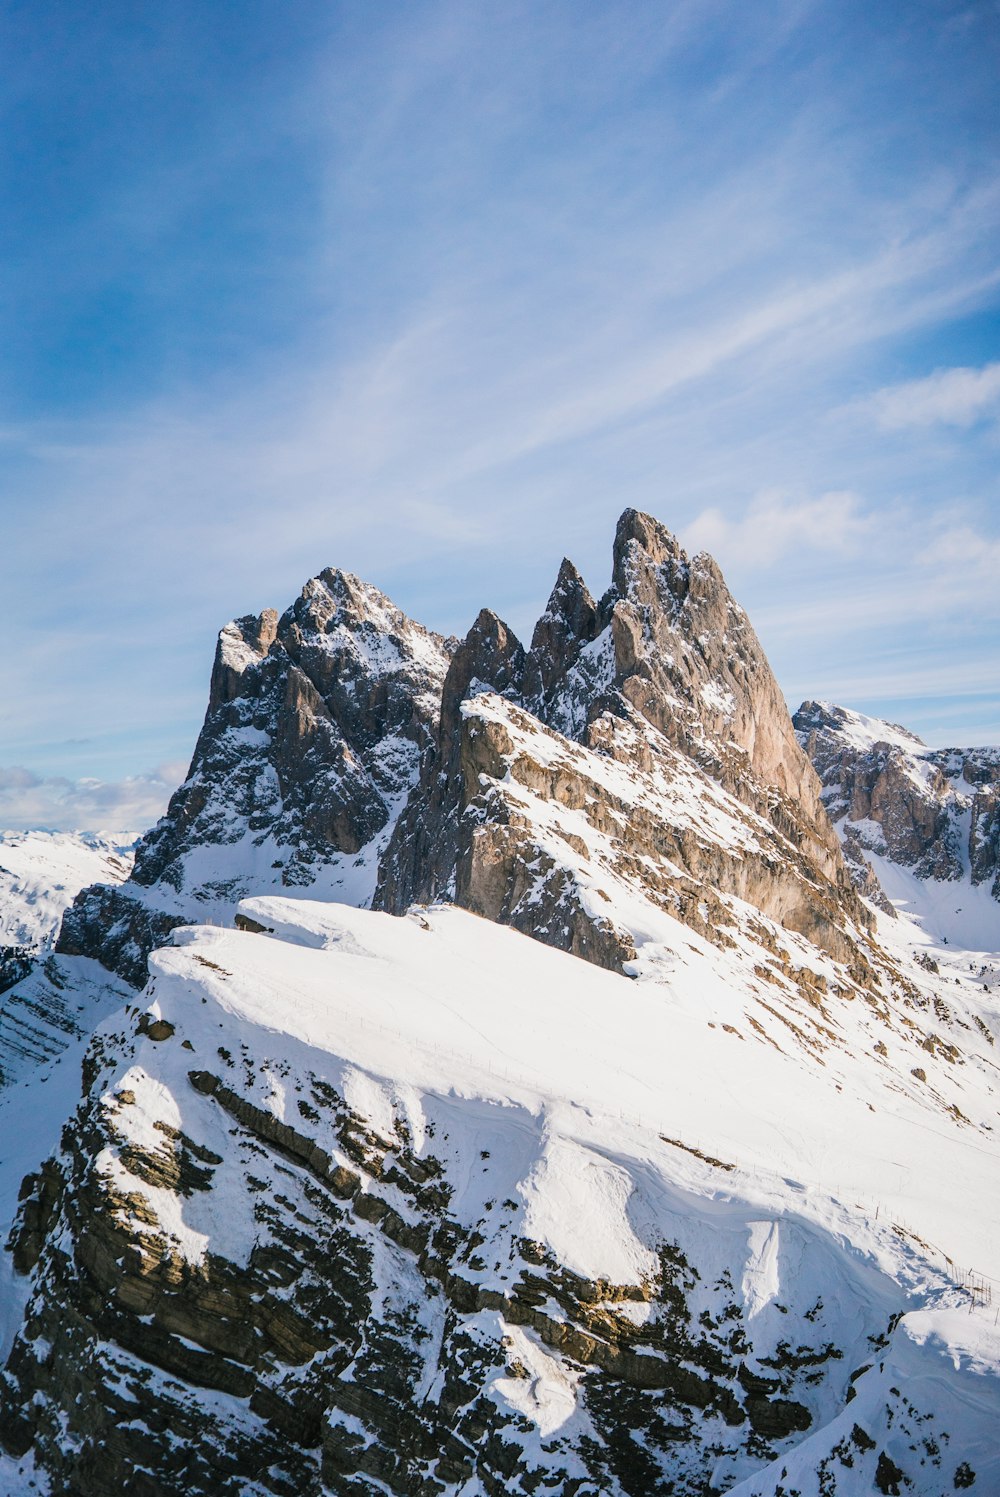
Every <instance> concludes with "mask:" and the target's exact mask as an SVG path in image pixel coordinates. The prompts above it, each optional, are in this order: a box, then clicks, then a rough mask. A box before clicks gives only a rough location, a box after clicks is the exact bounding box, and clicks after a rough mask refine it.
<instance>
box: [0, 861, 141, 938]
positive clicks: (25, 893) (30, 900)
mask: <svg viewBox="0 0 1000 1497" xmlns="http://www.w3.org/2000/svg"><path fill="white" fill-rule="evenodd" d="M137 837H138V834H137V833H135V834H133V833H129V832H113V833H108V832H0V946H23V947H27V948H29V949H30V950H31V951H42V950H45V949H47V948H48V947H49V946H51V944H52V941H53V940H54V938H55V935H56V933H57V931H58V929H59V922H60V920H61V919H62V915H63V911H64V910H65V909H67V908H68V906H69V905H71V904H72V902H73V900H74V899H75V897H76V895H77V894H78V893H79V892H80V890H81V889H83V888H85V887H86V886H87V885H88V884H97V883H104V884H116V883H120V882H121V881H122V880H123V879H126V878H127V877H128V875H129V870H130V869H131V867H132V853H133V849H134V847H135V843H136V841H137Z"/></svg>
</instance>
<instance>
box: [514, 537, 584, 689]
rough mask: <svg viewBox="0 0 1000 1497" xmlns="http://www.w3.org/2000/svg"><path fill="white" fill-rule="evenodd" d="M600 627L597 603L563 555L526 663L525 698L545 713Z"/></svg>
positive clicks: (571, 564) (532, 637) (537, 625)
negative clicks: (559, 685)
mask: <svg viewBox="0 0 1000 1497" xmlns="http://www.w3.org/2000/svg"><path fill="white" fill-rule="evenodd" d="M598 630H599V614H598V609H597V604H596V603H595V602H594V600H593V598H592V597H591V595H590V589H589V588H588V587H587V584H586V583H585V582H584V580H583V578H582V577H581V576H580V573H579V572H578V571H577V569H576V567H575V566H574V565H573V563H572V562H571V561H570V560H569V558H568V557H563V561H562V565H561V566H560V568H559V575H558V577H557V578H556V583H555V587H554V588H553V589H552V592H551V594H550V596H549V601H548V603H547V604H546V605H545V612H544V613H543V614H542V616H541V618H540V619H539V620H538V623H537V624H536V625H535V632H534V633H533V635H532V636H531V649H530V651H529V653H528V658H527V661H526V663H525V670H524V697H525V700H526V701H527V702H529V703H531V704H533V705H534V707H535V708H536V710H537V711H539V713H540V714H542V715H544V709H545V703H546V701H547V699H548V697H549V695H550V693H551V691H552V689H553V687H554V686H555V685H556V684H557V683H558V682H559V681H560V680H561V679H562V678H563V677H564V676H565V674H566V672H567V671H568V670H569V669H570V667H571V666H572V665H574V664H575V662H576V659H577V657H578V656H579V653H580V650H581V649H582V647H583V646H584V645H585V644H589V643H590V641H591V640H593V639H594V638H595V637H596V635H597V633H598Z"/></svg>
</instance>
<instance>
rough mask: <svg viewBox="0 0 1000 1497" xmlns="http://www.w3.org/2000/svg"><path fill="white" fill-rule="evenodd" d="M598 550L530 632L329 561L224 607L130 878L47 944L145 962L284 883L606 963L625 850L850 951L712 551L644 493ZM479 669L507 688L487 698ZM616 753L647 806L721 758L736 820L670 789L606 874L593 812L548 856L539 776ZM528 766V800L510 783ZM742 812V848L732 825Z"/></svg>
mask: <svg viewBox="0 0 1000 1497" xmlns="http://www.w3.org/2000/svg"><path fill="white" fill-rule="evenodd" d="M612 561H613V566H612V582H611V586H610V588H609V589H608V591H607V592H606V593H605V594H604V596H603V597H602V598H601V599H600V601H599V602H595V600H594V598H593V596H592V595H591V593H590V591H589V589H588V588H587V586H586V583H585V582H584V580H583V578H582V577H581V576H580V573H579V572H578V571H577V569H576V567H575V566H574V565H573V563H572V562H571V561H569V560H568V559H564V560H563V562H562V565H561V566H560V568H559V573H558V576H557V578H556V582H555V586H554V588H553V590H552V594H551V596H550V598H549V601H548V604H547V606H546V608H545V610H544V612H543V614H542V616H541V618H540V619H539V621H538V623H537V625H536V627H535V630H534V633H533V635H532V641H531V647H530V649H529V650H528V651H527V652H525V650H524V648H523V646H522V645H521V643H520V641H518V640H517V639H516V637H515V636H514V634H513V633H512V631H511V630H510V629H509V628H508V626H507V625H506V624H505V623H504V622H503V620H501V619H500V618H498V617H497V615H496V614H495V613H493V612H491V611H490V610H488V609H484V610H483V611H482V612H481V613H480V614H479V616H478V617H477V619H476V620H475V622H474V623H473V625H472V627H471V629H470V630H469V632H468V634H467V635H466V637H465V639H464V640H463V641H462V642H461V643H458V642H456V641H454V640H443V639H441V638H440V637H439V636H437V635H434V634H432V633H431V632H429V631H428V630H426V629H424V628H423V627H422V626H421V625H419V624H417V623H415V622H414V621H413V620H411V619H409V618H407V617H406V615H405V614H403V613H402V612H401V611H400V610H399V609H398V608H396V606H395V605H394V604H393V603H392V602H391V601H390V600H389V599H388V598H387V597H385V595H384V594H383V593H381V592H380V591H379V590H378V589H377V588H375V587H373V586H372V585H370V584H368V583H365V582H363V581H361V580H360V579H359V578H357V577H354V576H352V575H351V574H350V573H347V572H343V571H338V570H336V569H327V570H326V571H323V572H321V573H319V574H318V575H317V576H316V577H314V578H312V579H310V581H309V582H307V583H306V585H305V587H304V588H303V589H302V592H301V594H300V596H299V598H298V599H297V600H296V601H295V602H294V603H293V605H292V606H291V607H290V608H289V609H287V610H286V612H285V613H284V614H282V615H281V616H280V617H278V616H277V615H276V614H275V612H274V611H273V610H267V611H265V612H264V613H263V614H261V615H260V616H259V617H246V618H241V619H237V620H235V621H234V622H232V623H230V624H228V625H227V626H226V627H225V629H223V631H222V633H221V635H220V638H219V644H218V647H217V651H216V659H215V665H214V668H213V675H212V687H211V692H210V699H209V708H208V712H207V715H206V718H205V724H204V727H203V729H202V732H201V735H200V737H199V740H198V743H197V746H196V748H195V753H194V758H193V760H192V764H191V769H190V772H189V775H188V777H187V779H186V781H185V783H184V784H183V785H182V786H181V788H180V789H179V790H178V792H177V793H176V795H175V796H174V798H173V800H172V801H171V804H170V807H169V809H168V811H167V815H166V816H165V817H164V819H163V820H162V821H161V822H160V823H159V824H158V826H157V827H155V828H154V829H153V830H152V832H151V833H150V834H149V835H148V836H147V837H146V838H145V839H144V841H143V843H142V845H141V846H140V848H139V852H138V856H137V860H136V868H135V873H134V876H133V879H132V881H131V883H130V884H129V885H126V886H125V888H124V889H123V890H118V891H114V892H109V891H107V890H98V891H93V892H92V893H91V894H89V895H84V896H81V898H80V900H79V901H78V903H77V905H76V907H75V908H74V910H73V911H72V912H71V913H70V914H69V916H68V917H67V919H66V921H65V924H64V929H63V933H62V938H61V949H62V950H64V951H67V952H82V953H89V954H92V955H97V956H98V957H99V958H100V959H101V960H104V961H106V962H108V963H109V964H110V965H111V966H113V967H114V969H115V970H116V971H118V972H120V973H122V974H123V975H126V976H127V977H128V980H129V981H133V982H140V981H141V980H142V976H143V973H144V970H145V957H146V954H147V952H148V951H149V949H151V946H152V944H154V943H155V942H156V941H158V940H162V939H163V938H164V936H165V934H166V932H167V930H169V928H170V927H171V926H172V925H175V924H177V923H178V922H179V921H184V920H191V919H196V918H205V916H206V915H207V914H209V913H214V912H217V914H218V915H219V916H224V913H225V911H226V910H227V909H228V908H231V906H232V904H233V902H234V901H235V900H236V899H238V898H239V897H241V896H245V895H247V894H251V893H255V892H259V893H263V892H267V890H268V889H269V888H273V887H275V886H277V887H279V888H280V887H285V888H288V887H298V888H303V889H309V890H311V891H312V892H313V894H314V895H315V896H321V895H323V894H327V895H332V896H333V897H337V898H341V899H343V900H345V901H347V902H348V903H353V904H359V905H367V904H370V903H374V905H375V906H376V907H377V908H380V909H386V910H390V911H396V912H399V911H402V910H404V909H406V908H407V906H408V905H410V904H411V903H413V902H414V901H416V900H423V901H428V900H434V899H439V898H445V899H453V900H456V901H457V902H458V903H467V904H469V906H470V907H471V908H475V909H479V910H480V911H481V912H483V913H488V914H489V915H490V916H491V917H492V918H495V919H500V920H505V921H509V922H510V923H513V924H516V925H518V926H519V928H521V929H524V930H528V931H530V933H531V934H533V935H536V936H538V937H539V938H541V939H543V940H546V941H548V942H550V943H551V944H555V945H562V946H565V947H566V948H567V949H570V950H574V951H577V952H578V953H581V954H586V955H588V956H589V957H590V959H591V960H596V961H599V962H601V963H602V964H605V965H610V966H613V967H621V966H622V965H623V964H628V963H629V962H630V961H632V959H633V957H634V955H635V952H636V949H637V946H638V945H642V943H643V940H644V939H647V937H644V936H643V934H642V930H641V929H640V928H639V927H640V926H641V924H642V922H641V921H639V923H638V925H637V924H636V921H635V920H634V919H632V920H631V921H630V922H626V924H625V926H624V927H623V926H622V924H621V922H620V921H618V920H616V919H615V918H613V917H612V916H611V915H610V913H609V912H607V911H604V910H601V909H600V908H598V907H596V906H594V904H593V899H592V898H591V896H590V895H588V894H586V893H585V892H584V891H585V887H586V886H587V885H588V881H589V880H590V879H591V878H598V877H604V876H606V873H607V871H608V870H609V868H610V866H611V865H613V866H614V867H615V868H617V869H618V870H619V872H620V871H621V869H622V868H625V867H626V866H627V867H628V868H629V869H630V872H629V874H628V880H627V881H628V882H629V883H630V887H632V886H635V887H636V888H637V890H638V892H639V895H640V898H641V900H642V901H647V900H648V899H650V898H651V897H652V898H653V899H654V902H655V901H660V902H661V903H662V902H663V901H664V900H665V901H667V903H668V905H669V906H670V907H671V908H676V909H682V910H684V911H685V912H686V915H685V918H687V919H689V920H691V921H693V922H695V923H696V924H697V925H699V926H700V927H705V926H706V922H708V923H709V924H711V923H712V922H713V921H714V920H716V919H717V918H718V919H723V917H722V915H721V914H720V912H719V911H718V909H716V905H715V901H717V900H718V897H719V895H720V894H722V895H723V896H735V897H737V898H738V899H740V900H743V901H746V902H749V904H751V905H752V906H755V907H756V908H758V909H760V910H761V911H762V912H763V913H765V914H768V915H769V916H771V917H773V918H775V919H777V920H778V921H779V922H780V923H782V924H784V925H786V926H788V927H789V928H794V929H797V930H800V931H803V932H807V933H809V935H810V937H811V938H812V939H816V940H819V941H820V942H821V944H824V945H825V946H826V947H827V948H828V949H830V950H831V951H834V952H836V953H837V954H838V956H839V957H842V958H845V959H846V958H847V956H848V954H849V951H850V950H851V949H853V947H852V942H853V941H854V937H853V936H852V935H851V933H850V932H851V930H852V929H855V928H857V929H863V928H864V926H865V923H866V920H867V919H868V917H867V916H866V914H865V912H864V910H863V908H862V906H861V905H860V904H859V903H858V902H857V900H856V898H855V896H854V894H853V891H852V889H851V887H850V881H849V879H848V876H847V874H846V872H845V870H844V867H843V863H842V860H841V854H840V849H839V844H838V841H837V837H836V834H835V833H834V831H833V829H832V828H831V826H830V822H829V820H828V817H827V815H826V812H825V810H824V808H823V806H822V804H821V801H820V795H819V783H818V781H817V779H816V776H815V774H814V772H813V769H812V767H811V765H810V763H809V760H808V759H807V757H806V755H805V754H804V753H803V751H802V749H801V748H800V746H799V744H798V742H797V740H796V737H795V734H794V731H793V728H792V724H791V721H790V719H789V717H788V713H787V710H786V708H785V705H784V701H783V698H782V696H781V693H780V691H779V689H778V686H777V683H776V681H775V679H774V676H773V674H772V672H771V669H770V667H769V665H768V663H767V660H766V658H765V656H764V653H763V651H762V649H761V646H760V644H759V642H758V640H757V638H756V635H755V634H754V632H753V630H752V628H751V626H750V624H749V621H748V620H747V617H746V614H745V613H744V611H743V609H742V608H740V606H739V605H738V604H737V603H736V602H735V600H734V599H733V598H732V596H731V595H730V593H729V591H728V588H727V587H726V584H725V581H724V579H723V577H722V574H721V572H720V571H719V569H718V567H717V566H716V564H715V562H714V561H713V560H712V559H711V557H709V556H705V555H699V556H695V557H694V558H693V559H692V558H689V557H688V556H687V555H686V554H685V552H684V551H683V549H682V548H681V546H680V544H679V542H678V540H677V539H676V537H675V536H674V535H673V534H672V533H671V532H670V531H669V530H668V529H667V528H666V527H665V526H664V525H662V524H661V523H660V522H659V521H658V520H656V519H654V518H653V517H652V516H650V515H645V514H642V513H640V512H639V511H637V510H631V509H629V510H626V511H625V512H624V514H623V515H622V516H621V519H620V520H619V522H618V526H617V529H616V533H615V539H614V546H613V558H612ZM491 693H493V694H496V695H497V696H498V697H499V698H500V700H501V702H502V703H506V706H503V707H500V708H497V707H496V706H495V705H490V706H486V705H485V703H486V699H487V695H488V694H491ZM491 701H492V698H491ZM477 703H481V704H484V705H483V706H482V709H480V708H479V707H477V705H476V704H477ZM482 711H485V712H486V719H483V718H482ZM498 711H499V713H500V715H501V716H502V715H503V714H504V713H506V714H508V716H509V718H510V721H509V722H508V723H507V724H506V725H505V726H503V727H502V726H501V723H500V721H499V719H498V717H497V713H498ZM477 714H479V715H478V716H477ZM487 719H488V720H487ZM515 740H516V741H517V742H518V743H519V744H520V745H521V749H520V751H519V754H518V756H517V757H516V759H515V760H514V761H511V760H510V757H509V756H510V749H509V745H510V744H511V743H513V742H514V741H515ZM553 753H556V754H557V756H561V759H562V760H563V761H564V764H565V769H564V772H563V776H562V778H560V777H559V776H558V775H557V776H556V778H555V780H554V781H552V783H551V786H550V788H549V790H547V791H544V790H543V788H542V787H541V786H540V784H539V783H538V781H539V775H538V774H537V773H536V772H535V771H533V770H530V768H529V766H530V765H531V763H532V762H534V760H535V759H536V758H537V757H538V756H541V757H542V758H547V759H551V757H552V755H553ZM484 756H485V757H484ZM608 760H615V761H617V762H618V763H620V764H622V765H623V766H624V767H625V769H626V770H627V772H628V774H629V775H630V776H631V777H632V787H631V790H630V791H629V794H633V795H636V796H638V797H639V800H640V802H642V801H643V800H647V801H648V802H649V803H651V804H657V805H660V806H663V805H664V804H666V802H665V801H664V787H665V786H666V785H667V784H668V783H671V782H673V783H674V784H675V786H676V785H680V784H683V785H685V786H686V787H687V788H686V790H685V797H686V799H687V800H688V801H691V800H692V798H693V801H694V802H697V801H698V800H699V798H700V799H701V800H703V801H704V802H705V804H706V805H707V804H708V803H713V804H714V803H715V801H716V800H717V799H718V796H717V792H716V790H714V789H710V788H709V782H714V784H715V785H716V786H718V787H720V788H721V792H722V794H723V804H724V805H725V806H726V811H725V815H724V818H723V820H724V821H725V824H726V827H727V828H728V830H726V831H725V832H721V831H719V830H718V827H717V826H716V823H715V822H713V820H712V817H710V816H706V817H703V818H701V822H703V825H702V824H700V823H699V818H698V816H697V815H694V816H693V821H692V818H691V816H689V815H688V813H687V812H685V815H684V817H683V818H682V820H683V821H684V822H685V824H686V825H687V824H688V823H689V822H691V824H692V825H693V826H697V827H698V831H697V832H696V833H693V832H692V831H690V830H689V831H687V832H686V833H685V835H684V837H683V838H681V837H679V835H678V834H677V830H676V826H673V825H672V824H671V822H670V820H669V818H668V820H667V822H666V823H665V824H663V825H661V824H660V823H659V822H657V821H655V819H654V821H653V822H652V823H650V822H648V820H647V819H646V818H645V817H643V816H636V815H630V814H629V813H627V812H626V811H624V810H623V812H622V816H623V827H622V831H621V834H620V836H619V839H618V850H617V851H616V852H614V854H613V855H612V852H611V851H609V852H608V854H607V856H606V857H602V859H601V860H600V861H601V865H602V867H604V868H605V874H600V875H599V874H598V873H597V872H594V871H593V870H592V871H590V872H586V871H584V870H583V867H582V865H581V864H579V862H578V861H574V857H573V856H570V852H571V851H572V849H573V848H574V847H576V848H577V852H576V854H575V856H576V858H577V860H578V859H579V858H580V857H582V856H583V854H581V853H580V852H579V847H578V844H580V845H582V846H583V847H584V848H586V849H587V850H588V856H589V851H590V849H591V842H590V834H589V833H587V832H586V831H580V832H574V833H572V834H570V835H569V840H568V841H567V840H566V838H563V839H562V841H561V842H557V843H556V844H555V846H554V847H547V848H546V850H545V851H544V856H543V855H542V850H541V844H540V843H539V831H538V818H539V817H540V816H541V817H542V818H543V819H544V818H545V817H547V816H549V815H550V814H552V812H551V811H549V810H546V811H544V812H543V811H542V810H541V809H540V805H539V803H538V797H539V796H542V798H543V800H545V801H546V802H547V803H549V804H550V805H551V803H553V802H554V803H556V804H560V803H564V802H565V801H566V800H567V798H568V800H569V801H573V800H574V799H575V798H578V797H583V800H581V806H583V805H585V804H590V802H589V801H587V796H588V795H590V794H591V792H590V790H587V789H585V788H584V787H585V786H594V785H596V784H598V783H599V782H600V780H601V777H602V775H603V773H604V770H603V768H602V765H603V764H605V763H606V761H608ZM692 775H693V778H692ZM494 780H496V783H495V784H494ZM519 780H521V781H524V782H525V783H526V784H527V783H528V782H530V788H531V793H532V795H533V796H534V797H535V803H533V804H532V805H530V806H527V805H526V804H525V803H524V801H523V797H522V798H521V799H520V800H519V799H518V796H517V794H516V793H515V791H514V790H513V789H512V788H511V787H512V786H513V785H515V784H516V783H517V782H518V781H519ZM504 787H506V788H504ZM643 787H645V788H644V789H643ZM668 800H669V801H670V803H671V804H677V795H676V794H672V795H671V796H670V797H668ZM677 814H679V813H677ZM719 825H721V823H719ZM743 826H745V827H748V828H750V829H751V831H750V835H751V838H752V841H753V845H754V846H755V848H756V849H757V856H756V858H755V859H754V860H751V862H750V863H748V862H747V860H746V857H745V854H744V853H743V852H737V851H736V850H735V849H736V848H737V847H738V846H739V845H740V842H741V838H742V836H743V833H742V832H737V831H736V830H734V828H737V827H743ZM713 827H716V830H712V828H713ZM602 835H603V833H602ZM574 839H575V840H574ZM543 840H544V839H543ZM709 847H711V848H712V849H713V850H712V851H709V850H708V849H709ZM567 850H569V851H567ZM554 854H558V855H554ZM483 859H486V860H487V863H486V864H484V863H483ZM665 859H666V860H667V863H669V868H667V866H666V863H665V862H664V860H665ZM584 861H585V862H586V859H585V860H584ZM487 864H488V867H489V870H490V872H489V875H488V876H487V875H486V871H485V869H486V866H487ZM529 869H534V870H535V871H534V873H532V874H529V872H528V870H529ZM702 890H706V891H707V892H705V893H704V895H702V894H701V893H700V892H699V891H702ZM710 908H711V909H715V911H716V913H715V915H707V914H706V913H705V912H706V910H708V909H710ZM542 909H544V910H545V911H547V914H545V916H544V917H542V916H540V910H542ZM723 923H725V921H724V919H723Z"/></svg>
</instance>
